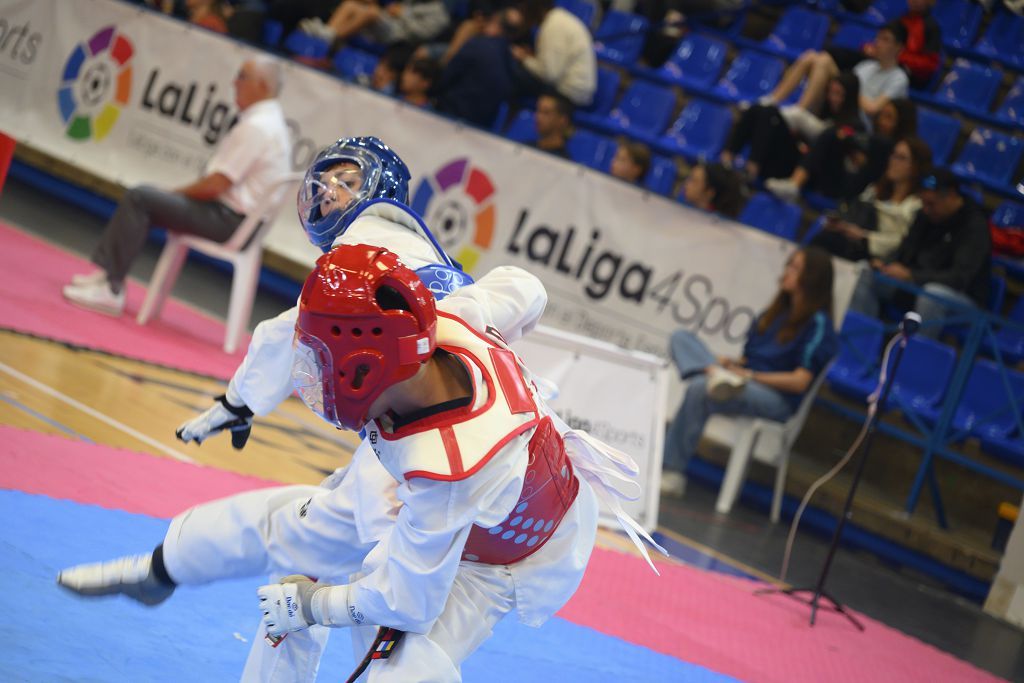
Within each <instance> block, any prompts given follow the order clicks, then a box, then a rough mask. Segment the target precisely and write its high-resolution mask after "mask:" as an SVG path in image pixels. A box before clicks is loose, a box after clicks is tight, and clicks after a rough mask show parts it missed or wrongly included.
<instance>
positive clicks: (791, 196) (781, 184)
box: [764, 178, 800, 202]
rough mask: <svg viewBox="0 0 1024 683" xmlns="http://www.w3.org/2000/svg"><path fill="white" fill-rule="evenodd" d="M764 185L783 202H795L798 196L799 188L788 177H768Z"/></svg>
mask: <svg viewBox="0 0 1024 683" xmlns="http://www.w3.org/2000/svg"><path fill="white" fill-rule="evenodd" d="M764 187H765V189H766V190H768V191H769V192H771V193H772V194H773V195H775V196H776V197H778V198H779V199H781V200H782V201H784V202H795V201H796V200H797V198H798V197H799V196H800V188H799V187H797V186H796V183H794V182H793V181H792V180H790V179H789V178H769V179H768V180H766V181H764Z"/></svg>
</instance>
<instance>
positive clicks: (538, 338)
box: [513, 326, 668, 531]
mask: <svg viewBox="0 0 1024 683" xmlns="http://www.w3.org/2000/svg"><path fill="white" fill-rule="evenodd" d="M513 346H514V348H515V350H516V353H518V354H519V355H520V356H522V358H523V360H524V361H525V362H526V364H527V365H528V366H529V368H530V370H531V371H533V372H534V373H536V374H537V375H538V376H540V377H543V378H545V379H547V380H550V381H552V382H554V383H555V384H557V385H558V389H559V394H558V396H557V397H556V398H555V399H554V400H552V401H551V402H550V404H549V405H550V406H551V407H552V408H553V409H554V410H555V412H557V413H558V416H559V417H561V418H562V419H563V420H565V422H566V423H567V424H568V425H569V426H570V427H572V428H573V429H582V430H584V431H586V432H588V433H590V434H591V435H593V436H595V437H597V438H598V439H600V440H601V441H604V442H605V443H606V444H608V445H609V446H612V447H614V448H617V449H618V450H620V451H622V452H624V453H628V454H629V455H630V456H631V457H632V458H633V460H635V461H636V463H637V466H638V467H639V470H640V474H639V476H638V478H637V480H638V481H639V483H640V486H641V491H640V498H639V499H638V500H635V501H626V500H623V501H620V502H621V503H622V507H623V509H625V511H626V512H627V513H629V514H630V515H631V516H632V517H633V519H635V520H636V521H637V522H639V523H640V524H641V525H642V526H643V527H644V528H645V529H647V530H648V531H653V530H654V528H655V527H656V526H657V524H658V496H659V488H660V486H659V482H660V479H661V453H662V442H663V440H664V436H665V419H666V416H665V414H664V408H665V397H666V393H667V391H668V375H667V371H666V368H665V364H664V361H662V360H661V359H659V358H657V357H656V356H651V355H650V354H646V353H639V352H636V351H623V350H622V349H620V348H618V347H616V346H612V345H611V344H604V343H601V342H595V341H593V340H590V339H587V338H585V337H580V336H578V335H574V334H570V333H567V332H563V331H561V330H556V329H553V328H550V327H544V326H539V327H537V328H536V329H534V330H533V332H531V333H530V334H529V335H527V336H526V337H524V338H523V339H521V340H519V341H517V342H516V343H515V344H514V345H513ZM602 521H603V522H604V523H605V524H606V525H608V526H610V527H612V528H617V527H618V523H617V522H616V521H615V517H614V516H613V515H611V514H610V512H609V511H608V510H604V514H602Z"/></svg>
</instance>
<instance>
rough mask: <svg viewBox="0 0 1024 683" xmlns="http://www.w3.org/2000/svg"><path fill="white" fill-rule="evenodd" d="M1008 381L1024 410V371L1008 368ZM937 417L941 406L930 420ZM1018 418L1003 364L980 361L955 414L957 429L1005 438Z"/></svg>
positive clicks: (955, 427) (1018, 404) (989, 436)
mask: <svg viewBox="0 0 1024 683" xmlns="http://www.w3.org/2000/svg"><path fill="white" fill-rule="evenodd" d="M1006 380H1007V382H1008V383H1009V385H1010V391H1011V392H1013V398H1014V400H1015V401H1016V402H1017V407H1018V408H1020V409H1024V373H1021V372H1015V371H1013V370H1010V369H1007V370H1006ZM937 418H938V409H937V410H936V412H935V413H934V414H933V415H930V416H929V418H928V419H929V420H930V421H934V420H936V419H937ZM1014 418H1015V415H1014V412H1013V411H1012V410H1011V408H1010V400H1009V396H1008V395H1007V393H1006V385H1005V384H1004V383H1003V377H1002V376H1001V374H1000V372H999V366H998V365H996V364H995V363H993V362H992V361H988V360H985V359H978V360H976V361H975V362H974V366H973V367H972V368H971V374H970V375H969V376H968V377H967V384H966V385H965V386H964V393H963V395H961V397H960V403H959V404H958V405H957V407H956V412H955V413H954V414H953V422H952V424H953V428H954V429H956V430H957V431H963V432H966V433H969V434H971V435H973V436H977V437H984V438H990V439H991V438H995V439H1000V438H1001V439H1005V438H1007V437H1008V436H1010V434H1012V433H1013V431H1014V429H1015V427H1016V426H1017V424H1016V420H1015V419H1014Z"/></svg>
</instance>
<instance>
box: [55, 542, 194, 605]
mask: <svg viewBox="0 0 1024 683" xmlns="http://www.w3.org/2000/svg"><path fill="white" fill-rule="evenodd" d="M152 560H153V558H152V555H149V554H146V555H130V556H128V557H119V558H117V559H116V560H110V561H108V562H96V563H93V564H80V565H77V566H74V567H69V568H68V569H65V570H63V571H61V572H60V573H59V574H57V583H58V584H59V585H60V586H61V587H63V588H66V589H67V590H69V591H71V592H72V593H77V594H78V595H84V596H86V597H99V596H103V595H126V596H128V597H129V598H131V599H132V600H136V601H138V602H141V603H142V604H143V605H149V606H153V605H159V604H160V603H161V602H163V601H164V600H166V599H167V598H169V597H171V593H173V592H174V586H169V585H167V584H165V583H162V582H161V581H159V580H158V579H157V578H156V577H155V576H154V575H153V571H152Z"/></svg>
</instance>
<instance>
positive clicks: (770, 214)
mask: <svg viewBox="0 0 1024 683" xmlns="http://www.w3.org/2000/svg"><path fill="white" fill-rule="evenodd" d="M740 222H741V223H746V224H747V225H750V226H752V227H755V228H758V229H759V230H764V231H765V232H770V233H771V234H773V235H775V236H777V237H782V238H783V239H787V240H795V239H796V231H797V229H798V228H799V227H800V207H799V206H797V205H795V204H787V203H786V202H783V201H781V200H779V199H778V198H776V197H775V196H774V195H772V194H769V193H767V192H758V193H757V194H755V195H754V196H753V197H751V198H750V201H749V202H747V205H746V206H745V207H743V212H742V213H741V214H740Z"/></svg>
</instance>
